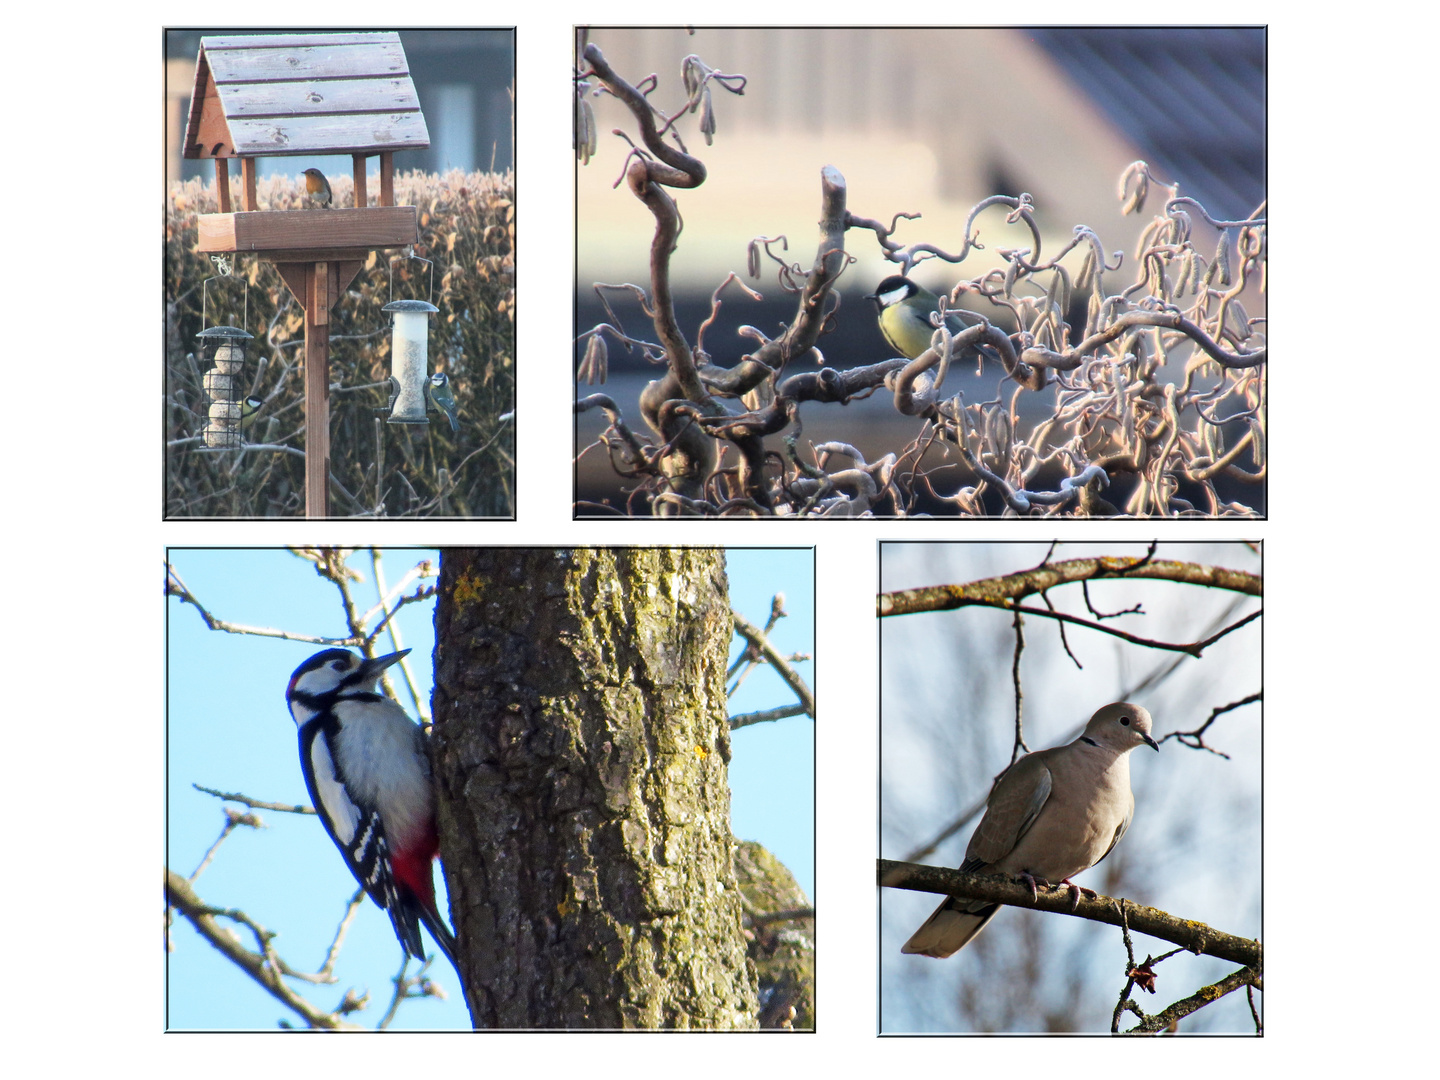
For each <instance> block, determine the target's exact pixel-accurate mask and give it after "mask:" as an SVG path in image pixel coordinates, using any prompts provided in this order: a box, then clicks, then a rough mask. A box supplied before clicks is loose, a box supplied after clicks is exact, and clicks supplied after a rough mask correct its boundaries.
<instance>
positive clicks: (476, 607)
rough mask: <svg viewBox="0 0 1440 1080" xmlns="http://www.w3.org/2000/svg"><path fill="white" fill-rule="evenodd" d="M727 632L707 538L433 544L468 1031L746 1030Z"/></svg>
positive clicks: (720, 579) (750, 1017)
mask: <svg viewBox="0 0 1440 1080" xmlns="http://www.w3.org/2000/svg"><path fill="white" fill-rule="evenodd" d="M730 626H731V620H730V608H729V601H728V597H727V590H726V581H725V568H724V555H723V553H721V552H719V551H715V550H708V549H704V550H702V549H685V550H677V549H654V548H651V549H610V550H594V549H589V550H587V549H560V550H556V549H518V548H493V549H451V550H447V551H445V552H444V554H443V556H442V559H441V570H440V598H439V604H438V606H437V611H436V648H435V696H434V716H435V729H434V741H433V755H434V758H435V770H436V778H437V783H438V785H439V788H440V799H439V806H440V811H439V816H440V831H441V854H442V858H443V859H444V861H445V874H446V882H447V885H448V888H449V891H450V907H451V916H452V918H453V920H454V924H455V929H456V933H457V935H458V937H459V940H460V950H461V962H462V966H463V967H464V968H465V978H466V983H467V1000H468V1002H469V1005H470V1011H471V1016H472V1018H473V1019H474V1022H475V1024H476V1026H477V1027H487V1028H488V1027H501V1028H702V1029H734V1028H753V1027H755V1026H756V1019H755V1018H756V1012H757V1001H756V989H755V973H754V969H753V966H752V965H751V964H750V963H749V962H748V961H747V958H746V952H745V941H744V938H743V935H742V930H741V899H740V893H739V890H738V888H737V886H736V883H735V874H734V869H733V860H732V847H733V843H734V841H733V838H732V836H731V833H730V789H729V782H728V776H727V771H726V766H727V764H728V762H729V758H730V732H729V728H728V726H727V723H726V702H725V685H724V674H725V658H726V652H727V646H728V642H729V639H730Z"/></svg>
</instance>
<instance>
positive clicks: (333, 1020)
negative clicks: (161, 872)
mask: <svg viewBox="0 0 1440 1080" xmlns="http://www.w3.org/2000/svg"><path fill="white" fill-rule="evenodd" d="M165 900H166V903H168V904H169V905H170V906H171V907H173V908H175V910H177V911H179V912H180V914H182V915H184V916H185V918H186V919H187V920H189V922H190V924H191V925H192V926H193V927H194V928H195V930H196V932H197V933H199V934H200V936H201V937H203V938H204V939H205V940H206V941H208V942H209V943H210V944H211V945H213V946H214V947H215V948H216V949H217V950H218V951H219V952H220V953H221V954H223V955H224V956H226V957H228V958H229V959H230V960H231V961H232V962H233V963H234V964H235V965H236V966H237V967H239V968H240V970H242V971H244V972H245V973H246V974H247V975H249V976H250V977H251V978H252V979H254V980H255V981H256V982H257V983H259V984H260V986H262V987H263V988H264V989H265V990H266V991H268V992H269V993H270V994H271V996H273V997H274V998H276V999H277V1000H278V1001H280V1002H282V1003H283V1004H284V1005H286V1006H287V1007H289V1008H290V1009H292V1010H294V1011H295V1012H296V1013H298V1014H299V1015H300V1016H301V1017H303V1018H304V1019H305V1022H306V1023H308V1024H309V1025H310V1026H311V1027H313V1028H324V1029H327V1030H330V1031H342V1030H351V1031H358V1030H360V1028H359V1027H358V1026H357V1025H355V1024H349V1023H346V1022H345V1021H343V1020H341V1019H340V1018H339V1017H338V1016H337V1015H336V1014H335V1013H329V1012H325V1011H324V1010H323V1009H318V1008H316V1007H315V1006H314V1005H312V1004H310V1002H308V1001H306V1000H305V999H304V998H303V997H301V996H300V995H299V994H297V993H295V991H293V990H291V989H290V987H288V986H286V985H285V983H284V981H283V979H282V978H281V976H280V971H279V968H278V965H277V964H275V963H273V962H272V959H273V956H267V955H265V954H264V953H252V952H250V951H249V950H248V949H246V948H245V947H244V946H242V945H241V944H240V942H239V940H238V939H237V938H236V936H235V934H234V933H233V932H232V931H230V930H227V929H225V928H224V927H222V926H221V925H220V924H219V923H218V922H216V920H215V916H216V915H217V914H219V913H221V909H217V908H212V907H210V906H209V905H207V904H206V903H205V902H204V901H202V900H201V899H200V897H199V896H198V895H196V893H195V890H194V889H192V888H191V887H190V883H189V882H188V881H186V880H185V878H184V877H182V876H181V875H180V874H177V873H176V872H175V871H173V870H171V869H170V868H169V867H166V868H165ZM223 913H224V914H225V915H227V916H228V917H231V918H236V917H237V916H238V915H239V914H240V913H238V912H229V911H225V912H223ZM250 925H251V929H252V930H256V933H257V934H264V933H265V931H264V930H263V929H257V928H256V926H255V925H254V924H253V923H252V924H250ZM266 949H267V951H268V946H266Z"/></svg>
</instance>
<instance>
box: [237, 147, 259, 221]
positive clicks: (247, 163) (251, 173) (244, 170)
mask: <svg viewBox="0 0 1440 1080" xmlns="http://www.w3.org/2000/svg"><path fill="white" fill-rule="evenodd" d="M240 177H241V179H242V180H243V181H244V182H245V194H244V195H243V196H242V197H241V201H242V202H243V203H244V205H245V209H246V210H252V211H253V210H259V209H260V201H259V199H258V198H257V197H256V194H255V177H256V168H255V159H254V158H253V157H246V158H241V159H240Z"/></svg>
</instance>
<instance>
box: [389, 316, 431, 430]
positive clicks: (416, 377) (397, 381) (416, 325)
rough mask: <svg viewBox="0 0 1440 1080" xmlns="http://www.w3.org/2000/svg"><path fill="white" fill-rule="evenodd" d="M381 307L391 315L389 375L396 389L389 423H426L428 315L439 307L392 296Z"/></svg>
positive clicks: (427, 419) (427, 420) (427, 418)
mask: <svg viewBox="0 0 1440 1080" xmlns="http://www.w3.org/2000/svg"><path fill="white" fill-rule="evenodd" d="M381 310H382V311H384V312H386V313H388V314H390V315H393V316H394V319H395V331H394V336H393V337H392V339H391V342H390V378H391V379H392V380H393V383H394V385H395V386H397V387H399V391H400V392H399V393H398V394H397V395H396V397H395V402H394V404H393V405H392V406H391V409H390V418H389V420H388V421H387V423H391V424H428V423H429V422H430V419H429V417H427V416H426V415H425V387H426V384H427V379H426V376H425V372H426V368H427V367H428V355H429V339H430V316H431V315H432V314H433V313H434V312H437V311H439V310H440V309H439V308H437V307H436V306H435V305H434V304H429V303H426V302H425V301H424V300H396V301H394V302H393V303H389V304H386V305H385V306H384V307H383V308H381Z"/></svg>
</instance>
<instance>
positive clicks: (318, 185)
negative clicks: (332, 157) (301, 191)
mask: <svg viewBox="0 0 1440 1080" xmlns="http://www.w3.org/2000/svg"><path fill="white" fill-rule="evenodd" d="M305 193H306V194H307V195H309V196H310V201H311V202H312V203H313V204H314V205H316V206H323V207H325V208H326V209H329V208H330V207H332V206H334V205H335V198H334V196H333V195H331V194H330V181H329V180H326V179H325V174H324V173H322V172H321V171H320V170H319V169H306V170H305Z"/></svg>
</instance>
